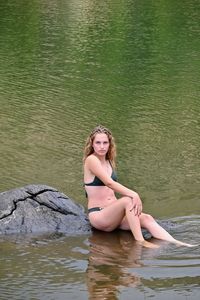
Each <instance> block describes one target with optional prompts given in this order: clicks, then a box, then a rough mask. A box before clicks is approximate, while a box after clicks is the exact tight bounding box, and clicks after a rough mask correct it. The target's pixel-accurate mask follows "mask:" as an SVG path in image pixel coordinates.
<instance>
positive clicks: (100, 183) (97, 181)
mask: <svg viewBox="0 0 200 300" xmlns="http://www.w3.org/2000/svg"><path fill="white" fill-rule="evenodd" d="M111 178H112V179H113V180H114V181H117V174H116V173H115V171H112V174H111ZM84 185H86V186H105V184H104V183H103V181H101V179H99V178H98V177H97V176H95V177H94V180H93V181H92V182H89V183H84Z"/></svg>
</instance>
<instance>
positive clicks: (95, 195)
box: [84, 163, 117, 208]
mask: <svg viewBox="0 0 200 300" xmlns="http://www.w3.org/2000/svg"><path fill="white" fill-rule="evenodd" d="M108 166H109V167H107V168H106V172H107V173H108V175H109V176H110V177H111V178H112V179H113V180H115V181H116V180H117V178H116V173H115V172H114V170H113V169H112V166H111V164H110V163H108ZM84 186H85V191H86V195H87V198H88V208H91V207H105V206H108V205H109V204H111V203H112V202H113V201H116V200H117V198H116V196H115V193H114V191H113V190H112V189H110V188H109V187H107V186H105V185H104V183H103V182H102V181H101V180H100V179H99V178H98V177H96V176H95V175H94V174H92V173H91V172H90V170H89V169H88V168H87V166H86V164H85V165H84Z"/></svg>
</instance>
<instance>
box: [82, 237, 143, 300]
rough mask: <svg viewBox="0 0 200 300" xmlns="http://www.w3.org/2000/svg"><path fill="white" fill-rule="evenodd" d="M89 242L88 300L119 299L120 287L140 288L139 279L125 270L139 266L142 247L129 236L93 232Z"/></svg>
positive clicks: (140, 264)
mask: <svg viewBox="0 0 200 300" xmlns="http://www.w3.org/2000/svg"><path fill="white" fill-rule="evenodd" d="M89 242H90V255H89V264H88V268H87V285H88V293H89V299H101V300H102V299H112V300H113V299H118V293H119V292H120V287H122V286H125V287H135V286H138V285H140V278H139V277H138V276H137V275H136V274H133V273H131V272H129V270H128V269H129V268H134V267H137V268H138V267H141V266H142V263H141V261H140V259H141V254H142V247H141V245H139V244H137V242H136V241H135V240H134V239H133V238H132V236H131V234H130V232H126V231H117V232H111V233H106V232H101V231H94V233H93V234H92V235H91V237H90V238H89Z"/></svg>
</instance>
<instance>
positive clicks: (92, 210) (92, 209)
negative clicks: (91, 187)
mask: <svg viewBox="0 0 200 300" xmlns="http://www.w3.org/2000/svg"><path fill="white" fill-rule="evenodd" d="M102 209H103V208H102V207H92V208H88V214H89V213H91V212H94V211H100V210H102Z"/></svg>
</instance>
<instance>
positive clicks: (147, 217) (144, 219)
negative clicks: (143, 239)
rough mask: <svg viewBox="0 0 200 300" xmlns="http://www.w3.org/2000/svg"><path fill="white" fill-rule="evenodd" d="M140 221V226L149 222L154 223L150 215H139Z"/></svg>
mask: <svg viewBox="0 0 200 300" xmlns="http://www.w3.org/2000/svg"><path fill="white" fill-rule="evenodd" d="M140 221H141V225H143V224H147V223H150V222H155V220H154V218H153V217H152V216H151V215H150V214H144V213H142V214H141V216H140Z"/></svg>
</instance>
